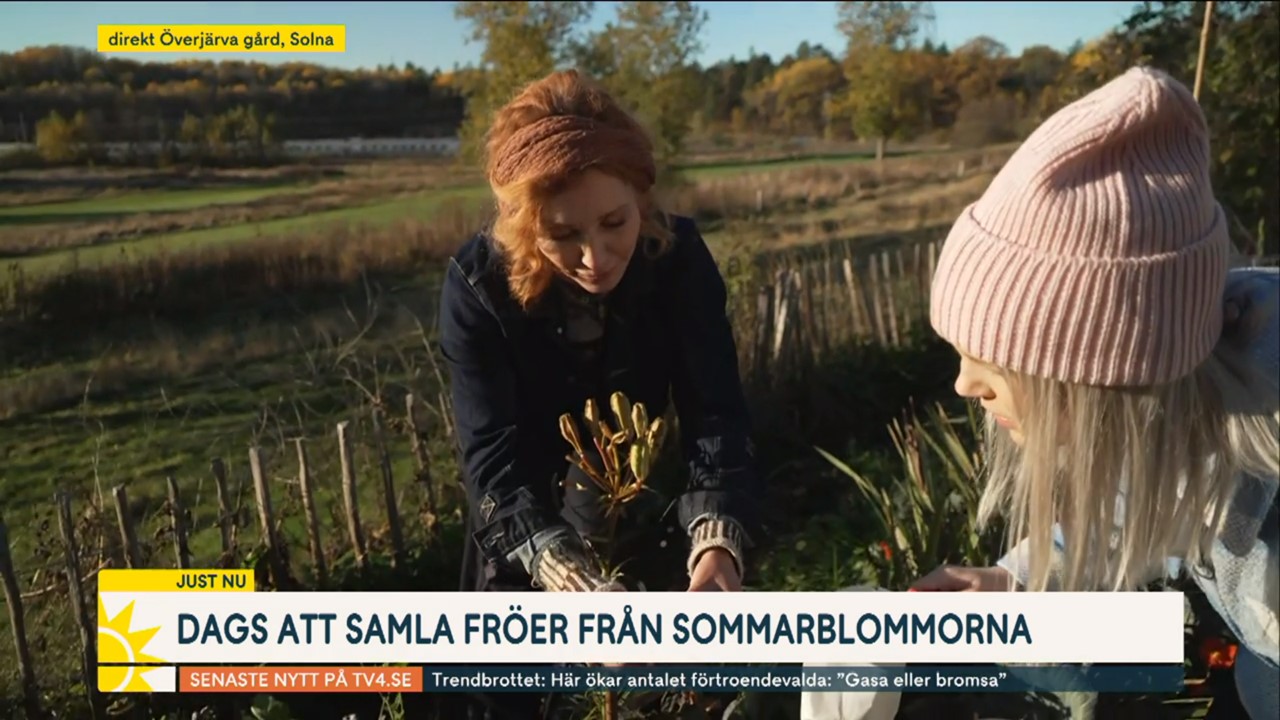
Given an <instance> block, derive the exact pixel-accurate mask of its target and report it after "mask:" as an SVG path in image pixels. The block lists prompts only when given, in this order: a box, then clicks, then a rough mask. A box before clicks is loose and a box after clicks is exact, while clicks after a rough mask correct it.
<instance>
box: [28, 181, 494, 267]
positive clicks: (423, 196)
mask: <svg viewBox="0 0 1280 720" xmlns="http://www.w3.org/2000/svg"><path fill="white" fill-rule="evenodd" d="M483 197H484V188H483V187H463V188H450V189H448V190H434V191H429V192H425V193H416V194H413V195H408V196H405V197H399V198H395V199H393V200H382V201H374V202H370V203H367V204H364V205H358V206H354V207H345V208H341V209H339V210H326V211H323V212H317V213H312V214H310V215H300V216H296V217H289V218H280V219H278V220H267V221H264V222H254V223H242V224H239V225H230V226H226V227H217V228H209V229H206V230H185V231H182V232H176V233H163V234H158V235H150V236H147V237H144V238H140V239H138V240H130V241H127V242H119V243H110V244H103V245H95V246H92V247H88V248H79V249H76V250H68V251H63V252H54V253H46V254H43V255H36V256H33V257H29V258H21V259H17V260H14V261H12V263H11V264H14V265H17V266H18V267H19V268H21V270H22V272H23V273H24V274H26V275H27V276H30V277H38V276H41V275H47V274H49V273H58V272H64V271H66V270H68V269H71V268H73V267H80V268H84V267H94V266H98V265H103V264H109V263H114V262H129V261H132V260H136V259H139V258H144V257H147V256H150V255H154V254H156V253H159V252H170V253H174V252H191V251H197V250H204V249H209V248H215V247H218V246H221V245H225V244H228V243H235V242H241V241H244V240H255V239H261V238H272V237H275V238H282V237H292V236H297V235H300V234H305V233H308V232H320V231H327V230H329V229H331V228H333V227H335V226H338V225H341V224H347V225H373V226H378V225H387V224H390V223H394V222H398V221H403V220H420V221H428V220H430V219H431V218H432V217H433V216H434V215H435V214H436V212H437V211H438V210H439V209H440V206H441V205H442V204H444V203H445V202H447V201H449V200H454V199H458V200H463V201H467V202H475V203H479V202H480V201H481V200H482V199H483Z"/></svg>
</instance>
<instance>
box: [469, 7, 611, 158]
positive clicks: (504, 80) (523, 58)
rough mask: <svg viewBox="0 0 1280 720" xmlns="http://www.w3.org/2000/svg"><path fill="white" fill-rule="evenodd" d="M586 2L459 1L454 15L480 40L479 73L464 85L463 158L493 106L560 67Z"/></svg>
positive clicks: (587, 10) (477, 146)
mask: <svg viewBox="0 0 1280 720" xmlns="http://www.w3.org/2000/svg"><path fill="white" fill-rule="evenodd" d="M593 7H594V3H592V2H554V1H553V0H541V1H540V2H527V1H526V2H516V1H510V2H509V1H507V0H502V1H500V2H459V3H457V4H456V5H455V6H454V14H455V15H456V16H457V17H458V18H459V19H461V20H465V21H466V22H467V23H468V24H469V25H470V27H471V34H470V40H471V41H473V42H480V43H483V44H484V51H483V52H482V54H481V61H480V63H481V68H480V69H481V70H482V71H483V73H482V74H479V75H471V76H470V78H468V79H470V80H471V81H472V82H470V83H468V87H466V88H465V93H466V96H467V109H466V117H465V119H464V121H463V125H462V128H461V130H460V132H459V138H460V140H461V142H462V153H463V155H462V156H463V157H464V158H466V159H470V160H474V159H476V158H478V157H479V156H480V155H479V152H480V150H481V148H482V146H483V142H484V133H485V131H486V130H487V129H488V126H489V122H490V120H491V117H492V114H493V112H494V110H496V109H497V108H498V107H500V106H501V105H502V104H504V103H505V102H506V101H507V100H509V99H510V98H511V96H512V95H514V94H515V93H516V92H518V91H519V90H520V88H522V87H523V86H524V85H526V84H528V83H530V82H532V81H534V80H536V79H538V78H540V77H543V76H545V75H547V74H549V73H551V72H553V71H554V70H556V69H557V68H558V67H561V66H562V65H563V64H564V63H565V61H566V59H567V58H568V57H569V55H570V52H571V49H572V46H571V44H570V40H571V39H572V38H573V36H574V34H575V32H577V30H578V28H579V26H580V25H581V24H582V23H583V22H585V21H586V20H587V19H589V18H590V17H591V11H592V9H593Z"/></svg>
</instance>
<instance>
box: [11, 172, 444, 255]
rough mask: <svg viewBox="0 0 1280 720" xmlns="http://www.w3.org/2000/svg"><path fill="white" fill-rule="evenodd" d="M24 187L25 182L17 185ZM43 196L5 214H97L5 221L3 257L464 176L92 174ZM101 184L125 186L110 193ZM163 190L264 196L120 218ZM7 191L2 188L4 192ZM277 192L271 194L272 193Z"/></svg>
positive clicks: (298, 211) (234, 221) (410, 189)
mask: <svg viewBox="0 0 1280 720" xmlns="http://www.w3.org/2000/svg"><path fill="white" fill-rule="evenodd" d="M14 182H17V181H14ZM45 182H46V184H47V185H49V187H47V188H46V189H43V190H39V189H37V190H29V191H27V192H25V193H24V192H12V193H0V208H3V207H6V206H7V207H24V208H25V207H31V208H32V215H34V216H36V217H38V216H39V212H40V211H41V209H42V208H41V204H42V203H43V204H45V205H44V208H46V209H47V208H48V203H63V202H73V201H76V200H93V201H95V205H96V207H95V208H94V212H92V213H86V214H81V215H77V214H69V215H67V216H65V217H60V216H58V215H55V214H50V215H48V216H46V217H44V218H39V219H38V220H35V221H27V222H25V223H23V224H16V225H11V226H7V227H6V226H5V224H4V221H5V218H4V217H0V257H3V256H9V257H17V256H28V255H38V254H42V253H47V252H54V251H65V250H71V249H74V248H83V247H89V246H92V245H100V244H108V243H116V242H122V241H128V240H135V239H140V238H144V237H148V236H152V235H161V234H166V233H175V232H183V231H188V230H202V229H210V228H217V227H228V226H233V225H244V224H248V223H260V222H265V221H269V220H279V219H284V218H291V217H301V216H306V215H311V214H314V213H318V212H324V211H327V210H338V209H342V208H349V207H355V206H359V205H364V204H368V203H370V202H374V201H383V200H387V199H392V198H395V197H397V196H401V195H405V194H411V193H422V192H427V191H431V190H437V189H440V188H443V187H446V186H449V185H454V184H456V182H457V178H456V175H453V174H450V172H449V170H448V168H447V167H446V166H443V165H441V164H439V163H419V164H407V163H404V162H400V161H389V162H380V163H378V164H376V166H371V165H369V164H360V165H348V166H346V167H344V168H341V169H333V170H330V171H323V170H321V169H317V168H297V169H295V170H293V171H291V172H285V171H277V172H274V173H267V172H257V173H246V172H245V171H240V172H232V171H219V172H194V173H190V174H186V175H181V176H174V175H163V174H158V173H152V174H144V175H141V176H140V177H139V178H135V179H133V180H130V179H128V178H123V179H121V178H112V177H111V176H106V177H97V176H93V175H90V176H88V177H87V178H85V179H82V180H81V181H80V182H79V184H78V185H77V184H72V185H65V184H64V183H70V182H72V181H71V180H61V179H46V180H45ZM100 182H118V183H119V184H117V185H112V186H110V187H109V189H106V190H103V189H101V188H99V187H98V185H99V183H100ZM154 187H163V188H164V189H165V190H166V191H174V190H184V189H191V190H197V189H198V190H208V191H212V192H213V193H216V192H217V191H218V190H219V189H220V188H227V189H231V190H244V189H248V190H249V191H251V192H252V190H253V189H254V188H261V189H262V190H263V193H264V196H262V197H256V198H254V199H251V200H248V201H234V202H220V201H219V198H218V197H217V196H216V195H210V197H209V199H208V202H207V203H206V204H202V205H201V206H198V207H191V208H189V209H176V210H158V211H146V212H129V211H127V209H124V208H122V209H121V211H119V212H117V211H113V210H112V209H111V207H110V203H111V200H112V199H113V198H115V197H121V198H127V197H128V194H129V193H131V192H134V191H136V190H138V189H147V188H154ZM3 189H4V185H3V184H0V190H3ZM267 193H270V194H267Z"/></svg>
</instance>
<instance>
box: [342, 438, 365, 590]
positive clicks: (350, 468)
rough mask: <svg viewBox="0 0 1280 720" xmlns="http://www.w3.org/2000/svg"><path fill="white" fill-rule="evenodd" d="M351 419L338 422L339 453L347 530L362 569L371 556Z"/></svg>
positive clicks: (357, 562)
mask: <svg viewBox="0 0 1280 720" xmlns="http://www.w3.org/2000/svg"><path fill="white" fill-rule="evenodd" d="M348 427H350V421H347V420H343V421H342V422H340V423H338V455H339V457H340V458H341V460H342V498H343V501H344V502H345V503H346V506H347V530H348V531H349V532H350V533H351V546H352V549H353V550H354V551H355V554H356V564H357V565H359V567H360V569H361V570H368V569H369V557H368V555H366V554H365V550H364V530H363V529H362V528H361V527H360V504H359V500H358V499H357V496H356V472H355V465H353V464H352V458H351V436H350V435H349V434H348V433H347V428H348Z"/></svg>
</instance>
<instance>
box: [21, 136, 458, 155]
mask: <svg viewBox="0 0 1280 720" xmlns="http://www.w3.org/2000/svg"><path fill="white" fill-rule="evenodd" d="M175 144H176V145H177V147H178V148H179V150H181V149H183V148H182V146H183V143H175ZM459 145H460V143H459V140H458V138H456V137H439V138H402V137H387V138H323V139H318V140H285V141H284V142H283V143H282V147H283V149H284V153H285V155H288V156H292V157H308V158H325V157H415V156H416V157H452V156H454V155H456V154H457V153H458V147H459ZM35 149H36V146H35V144H34V143H0V155H5V154H8V153H13V152H19V151H22V150H28V151H34V150H35ZM105 149H106V152H107V155H108V156H110V157H113V158H120V157H125V156H126V155H127V154H128V153H129V152H130V150H131V149H132V151H133V152H135V153H140V154H143V155H148V154H156V153H159V152H160V143H158V142H142V143H121V142H114V143H105Z"/></svg>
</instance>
